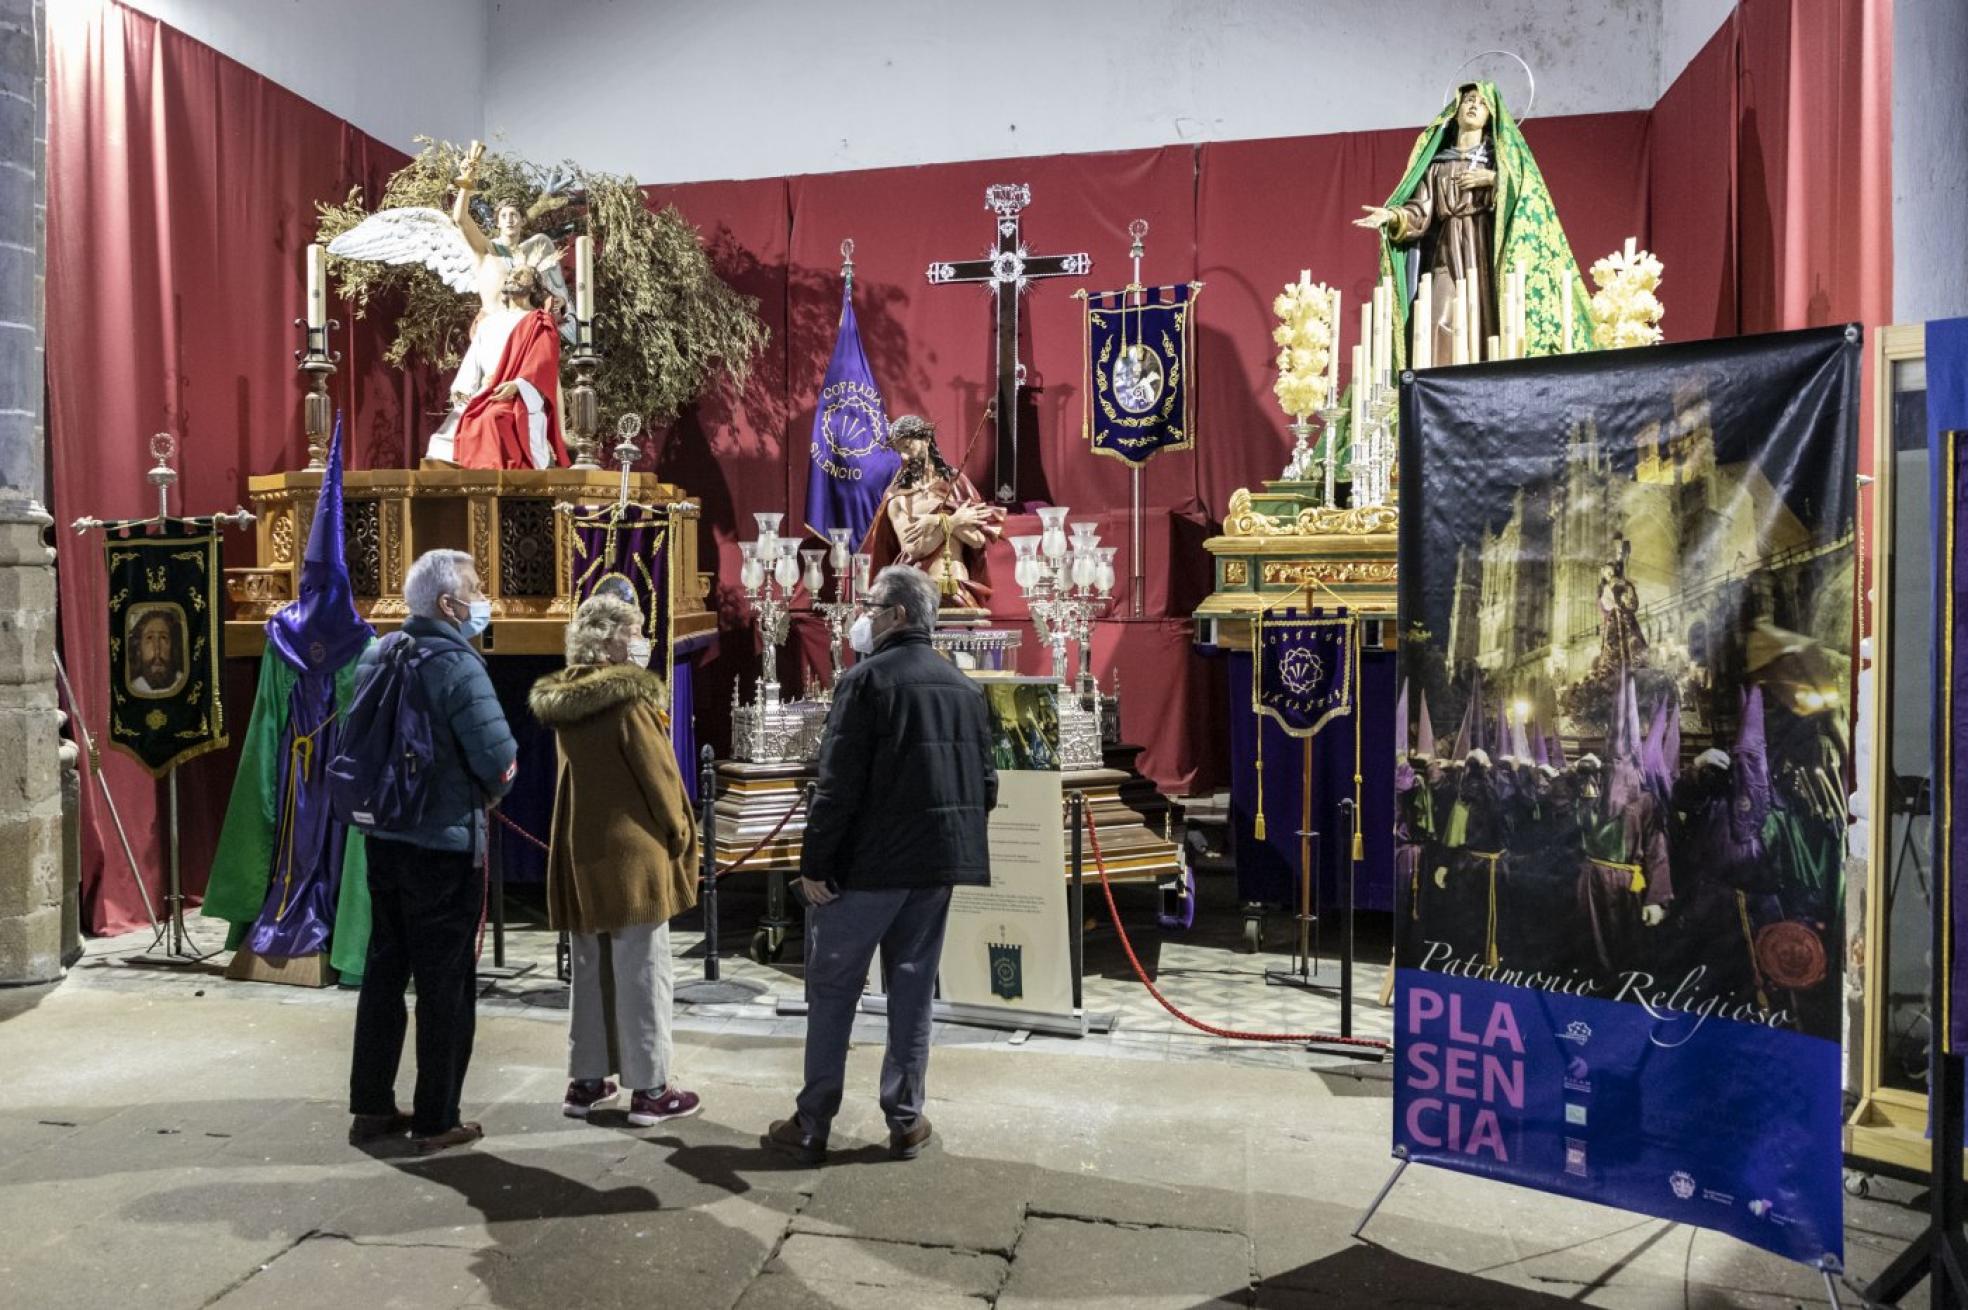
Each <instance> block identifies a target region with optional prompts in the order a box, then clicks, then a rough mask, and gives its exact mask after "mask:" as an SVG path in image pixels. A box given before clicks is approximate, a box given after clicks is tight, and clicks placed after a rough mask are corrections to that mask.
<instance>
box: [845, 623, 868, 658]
mask: <svg viewBox="0 0 1968 1310" xmlns="http://www.w3.org/2000/svg"><path fill="white" fill-rule="evenodd" d="M847 644H848V648H849V649H851V650H852V651H853V652H854V653H855V654H856V655H872V654H874V653H875V620H874V617H873V616H872V615H868V614H863V615H860V616H859V617H857V618H856V619H855V620H854V626H853V627H851V628H849V629H848V630H847Z"/></svg>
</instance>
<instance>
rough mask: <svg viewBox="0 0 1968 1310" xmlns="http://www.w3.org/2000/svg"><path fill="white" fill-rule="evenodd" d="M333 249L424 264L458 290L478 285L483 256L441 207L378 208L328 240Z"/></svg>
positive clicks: (378, 260)
mask: <svg viewBox="0 0 1968 1310" xmlns="http://www.w3.org/2000/svg"><path fill="white" fill-rule="evenodd" d="M328 253H329V254H331V255H340V256H342V257H343V258H344V259H365V260H369V261H371V262H373V263H378V264H422V265H423V266H424V267H425V268H428V269H429V270H430V271H431V272H433V273H435V274H437V275H438V277H440V278H442V279H443V280H444V284H445V285H446V286H448V287H450V288H451V289H452V290H453V291H458V292H463V293H465V294H470V293H472V292H474V291H476V290H478V282H477V279H476V277H475V275H474V274H475V270H476V268H477V264H478V261H477V259H476V258H475V257H474V256H473V254H472V250H471V247H470V246H469V245H467V244H466V243H465V234H464V233H462V232H460V231H459V230H458V226H457V224H455V223H453V222H452V221H451V217H450V215H448V214H446V213H444V212H443V211H442V210H437V209H426V208H422V207H415V206H405V207H404V208H401V209H379V210H377V211H376V212H375V213H373V214H371V215H369V217H367V218H365V219H363V220H362V221H361V222H360V223H357V224H356V225H355V226H354V227H352V228H350V229H349V230H348V231H346V232H344V233H342V234H341V235H340V236H338V237H336V238H335V239H334V240H333V241H330V242H329V243H328Z"/></svg>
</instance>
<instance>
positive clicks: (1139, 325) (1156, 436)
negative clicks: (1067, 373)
mask: <svg viewBox="0 0 1968 1310" xmlns="http://www.w3.org/2000/svg"><path fill="white" fill-rule="evenodd" d="M1201 291H1202V284H1201V283H1197V282H1189V283H1178V284H1176V285H1173V286H1166V287H1149V288H1147V289H1145V290H1137V289H1134V288H1130V289H1128V290H1125V291H1101V292H1090V293H1087V294H1086V378H1085V391H1084V395H1085V396H1086V402H1085V403H1086V423H1085V435H1086V439H1087V442H1088V444H1090V445H1091V446H1092V448H1093V452H1094V454H1096V455H1111V456H1112V457H1113V458H1115V459H1118V460H1122V461H1124V462H1125V463H1127V464H1129V465H1131V466H1133V467H1135V468H1140V467H1141V466H1142V465H1144V464H1146V463H1147V462H1148V461H1149V460H1151V459H1153V458H1154V457H1155V456H1157V455H1159V454H1161V453H1162V452H1163V451H1166V450H1188V449H1189V448H1190V447H1191V446H1193V445H1195V444H1196V442H1195V429H1194V425H1193V406H1192V404H1191V397H1192V396H1193V394H1194V389H1193V388H1192V387H1191V386H1190V381H1191V379H1190V361H1191V358H1192V356H1191V351H1190V332H1189V326H1190V324H1189V318H1190V307H1191V306H1192V305H1194V304H1195V302H1196V297H1197V295H1199V294H1200V293H1201Z"/></svg>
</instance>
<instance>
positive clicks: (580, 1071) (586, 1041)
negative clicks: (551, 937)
mask: <svg viewBox="0 0 1968 1310" xmlns="http://www.w3.org/2000/svg"><path fill="white" fill-rule="evenodd" d="M567 938H568V953H569V957H570V968H571V972H572V980H571V982H570V984H569V993H570V994H569V997H568V1007H567V1008H568V1015H567V1076H568V1077H570V1078H588V1079H592V1078H606V1077H607V1076H608V1075H609V1074H611V1073H616V1074H620V1075H621V1079H622V1086H623V1087H625V1088H629V1089H631V1090H636V1091H640V1090H643V1089H645V1088H648V1089H654V1088H659V1087H667V1086H668V1085H669V1081H670V1061H671V1059H672V1057H673V1055H674V1049H673V1047H672V1046H671V1042H670V1008H671V1005H672V1003H673V998H674V996H675V991H676V985H675V982H674V979H673V978H672V976H671V965H670V925H669V924H667V923H644V924H638V925H636V926H635V927H633V928H622V929H619V930H617V931H615V932H604V933H583V932H575V933H569V934H568V935H567Z"/></svg>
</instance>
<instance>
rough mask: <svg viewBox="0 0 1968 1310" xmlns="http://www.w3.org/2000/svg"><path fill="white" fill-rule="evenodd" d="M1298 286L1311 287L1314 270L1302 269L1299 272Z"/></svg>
mask: <svg viewBox="0 0 1968 1310" xmlns="http://www.w3.org/2000/svg"><path fill="white" fill-rule="evenodd" d="M1298 284H1299V285H1300V286H1302V287H1309V286H1311V285H1312V270H1311V269H1309V268H1301V269H1299V270H1298Z"/></svg>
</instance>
